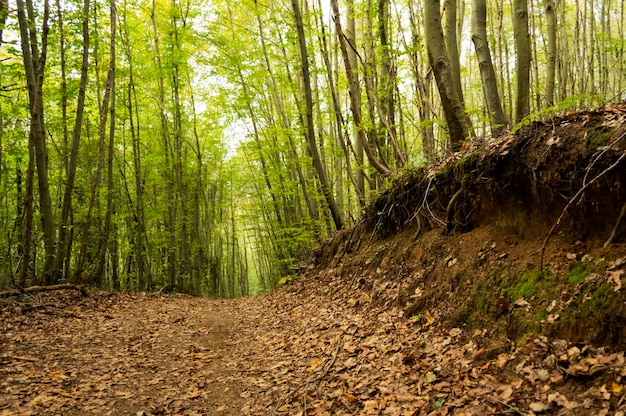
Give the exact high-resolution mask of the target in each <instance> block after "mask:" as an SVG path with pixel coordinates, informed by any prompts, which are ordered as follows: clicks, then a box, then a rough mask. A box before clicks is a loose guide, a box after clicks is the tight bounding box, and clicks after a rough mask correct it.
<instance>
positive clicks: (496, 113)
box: [472, 0, 507, 136]
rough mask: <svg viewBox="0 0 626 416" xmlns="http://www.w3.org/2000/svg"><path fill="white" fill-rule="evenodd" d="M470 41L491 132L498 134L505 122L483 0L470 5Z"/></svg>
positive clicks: (477, 0)
mask: <svg viewBox="0 0 626 416" xmlns="http://www.w3.org/2000/svg"><path fill="white" fill-rule="evenodd" d="M472 42H474V48H475V49H476V57H477V58H478V67H479V69H480V76H481V78H482V82H483V94H484V97H485V103H486V104H487V111H488V112H489V120H490V122H491V134H492V135H494V136H498V135H500V134H501V133H502V132H503V131H504V129H505V128H506V124H507V123H506V116H505V115H504V111H503V110H502V103H501V101H500V94H499V93H498V83H497V79H496V72H495V70H494V69H493V62H492V60H491V52H490V50H489V42H488V40H487V4H486V1H485V0H474V3H473V6H472Z"/></svg>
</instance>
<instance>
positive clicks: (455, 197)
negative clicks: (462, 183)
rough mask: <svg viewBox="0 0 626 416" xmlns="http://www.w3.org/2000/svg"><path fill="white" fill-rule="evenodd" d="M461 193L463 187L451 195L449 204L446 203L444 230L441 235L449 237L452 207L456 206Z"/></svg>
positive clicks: (451, 225)
mask: <svg viewBox="0 0 626 416" xmlns="http://www.w3.org/2000/svg"><path fill="white" fill-rule="evenodd" d="M462 193H463V187H460V188H459V190H458V191H456V192H455V193H454V195H452V198H451V199H450V202H448V208H447V209H446V212H447V217H446V228H445V230H443V235H450V233H451V232H452V227H453V225H454V207H455V206H456V201H457V200H458V199H459V197H460V196H461V194H462Z"/></svg>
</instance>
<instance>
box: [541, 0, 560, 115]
mask: <svg viewBox="0 0 626 416" xmlns="http://www.w3.org/2000/svg"><path fill="white" fill-rule="evenodd" d="M545 8H546V20H547V32H548V43H547V45H546V60H547V62H546V92H545V95H544V99H545V101H546V104H547V105H548V106H551V105H553V104H554V81H555V74H556V30H557V29H556V10H555V5H554V0H546V2H545Z"/></svg>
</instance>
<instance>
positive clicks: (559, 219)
mask: <svg viewBox="0 0 626 416" xmlns="http://www.w3.org/2000/svg"><path fill="white" fill-rule="evenodd" d="M624 159H626V151H624V152H623V153H622V155H621V156H620V157H619V158H618V159H617V160H616V161H615V162H614V163H613V164H612V165H611V166H609V167H608V168H606V169H605V170H603V171H602V172H600V173H599V174H598V175H597V176H596V177H594V178H593V179H592V180H590V181H589V182H587V183H586V184H585V185H584V186H583V187H582V188H580V189H579V190H578V192H576V194H575V195H574V196H573V197H572V199H570V200H569V202H568V203H567V205H565V208H563V212H561V215H560V216H559V218H558V219H557V220H556V222H555V223H554V225H553V226H552V228H550V231H548V235H546V239H545V240H544V242H543V247H542V248H541V258H540V260H539V270H540V271H541V275H542V277H543V258H544V256H545V253H546V247H547V246H548V240H549V239H550V237H551V236H552V234H554V232H555V231H556V230H557V228H558V227H559V225H560V224H561V221H563V218H565V215H566V214H567V211H568V210H569V208H570V207H571V206H572V205H573V204H574V202H576V201H577V200H578V198H580V196H581V195H582V194H583V193H584V192H585V191H586V190H587V189H588V188H589V187H591V186H592V185H593V184H595V183H596V182H597V181H598V180H600V178H602V177H603V176H604V175H606V174H607V173H609V172H611V171H612V170H614V169H615V168H616V167H618V166H619V164H620V163H622V161H623V160H624ZM622 211H623V210H622ZM620 217H621V215H620Z"/></svg>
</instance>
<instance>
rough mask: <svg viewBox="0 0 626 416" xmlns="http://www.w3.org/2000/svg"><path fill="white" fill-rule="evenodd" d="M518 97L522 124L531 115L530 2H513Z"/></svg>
mask: <svg viewBox="0 0 626 416" xmlns="http://www.w3.org/2000/svg"><path fill="white" fill-rule="evenodd" d="M513 5H514V12H515V15H514V16H515V17H514V21H513V30H514V36H515V53H516V56H517V58H516V78H517V95H516V99H515V122H516V123H519V122H521V121H522V120H523V119H524V117H526V116H527V115H528V114H529V113H530V58H531V49H530V34H529V33H528V0H513Z"/></svg>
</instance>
